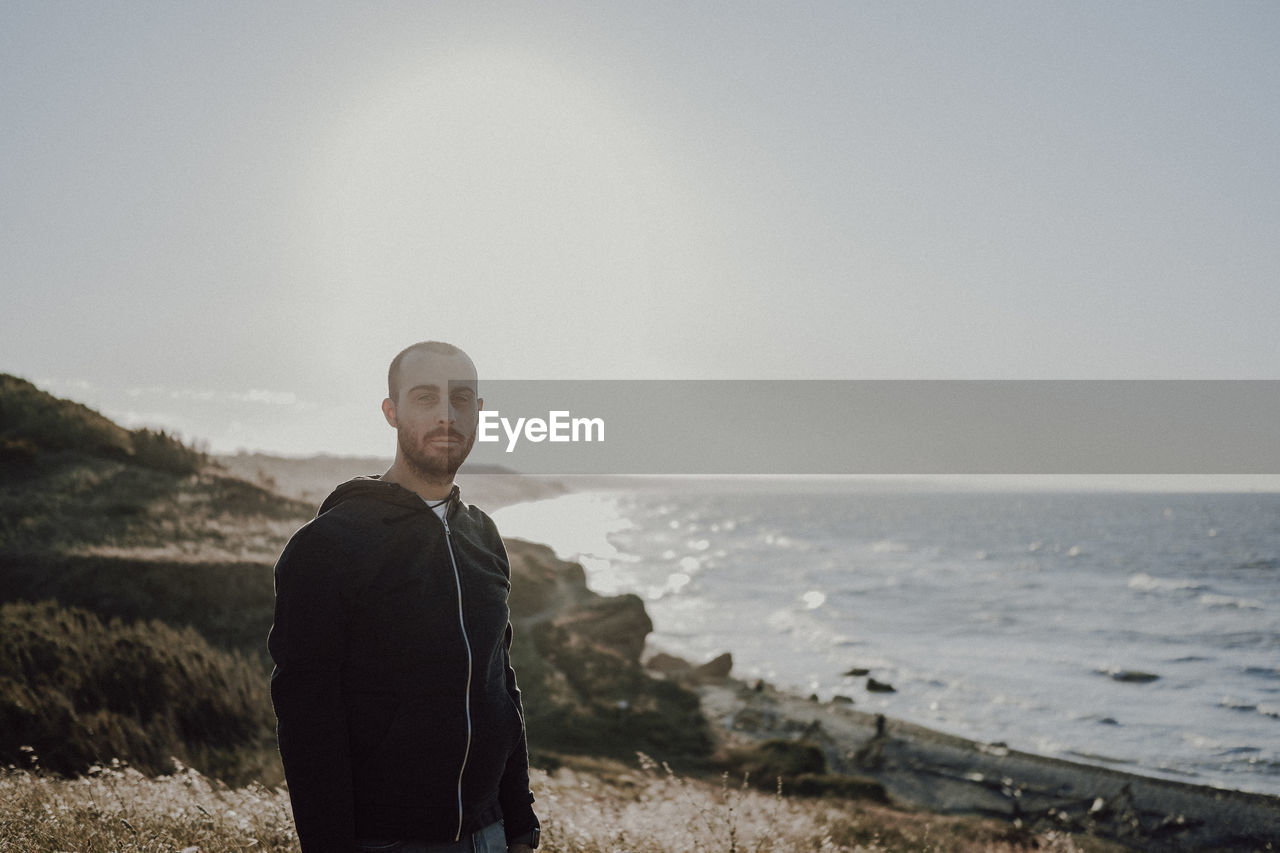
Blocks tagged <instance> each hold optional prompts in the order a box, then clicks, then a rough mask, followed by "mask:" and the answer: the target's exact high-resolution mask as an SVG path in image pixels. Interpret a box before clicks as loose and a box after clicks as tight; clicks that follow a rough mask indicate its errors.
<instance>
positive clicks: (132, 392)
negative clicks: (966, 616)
mask: <svg viewBox="0 0 1280 853" xmlns="http://www.w3.org/2000/svg"><path fill="white" fill-rule="evenodd" d="M0 115H2V116H3V123H2V125H0V246H2V248H0V281H2V282H3V287H4V293H3V309H2V312H3V313H0V371H5V372H10V373H15V374H18V375H20V376H23V377H25V378H28V379H31V380H33V381H36V382H37V383H39V384H41V385H42V386H44V387H46V388H48V389H50V390H52V391H54V392H55V393H58V394H60V395H62V396H69V397H72V398H74V399H77V400H81V401H84V402H86V403H89V404H91V405H95V406H97V407H99V408H101V409H102V410H104V411H105V412H106V413H107V414H109V415H111V416H113V417H116V418H118V419H120V420H123V421H125V422H127V423H129V424H130V425H136V424H142V423H148V424H153V425H159V426H165V427H168V428H171V429H176V430H178V431H180V432H181V433H182V434H183V435H184V436H186V437H188V438H194V439H202V440H205V441H208V442H209V443H210V445H211V446H212V447H213V449H215V450H220V451H231V450H235V449H236V448H239V447H245V448H258V449H267V450H272V451H277V452H286V453H296V454H305V453H309V452H314V451H330V452H349V453H387V452H389V451H390V447H391V438H390V434H389V430H388V428H387V427H386V426H385V425H384V424H383V423H382V422H381V417H380V415H379V413H378V411H377V406H378V402H379V401H380V399H381V397H382V396H383V394H384V390H383V377H384V375H385V369H386V364H387V362H388V361H389V360H390V358H391V356H392V355H394V354H395V352H396V351H398V350H399V349H400V348H401V347H402V346H404V345H405V344H408V343H410V342H413V341H415V340H420V339H423V338H441V339H445V340H450V341H453V342H455V343H458V344H459V345H461V346H463V347H465V348H466V349H467V350H468V351H469V352H470V353H471V354H472V356H473V357H474V358H475V361H476V362H477V364H478V365H479V367H480V370H481V373H482V375H485V376H492V377H500V378H506V379H520V378H559V377H564V378H651V379H652V378H668V377H671V378H681V379H706V378H785V377H796V378H935V379H938V378H1264V379H1274V378H1280V345H1278V344H1277V339H1278V338H1280V4H1276V3H1270V2H1262V0H1253V2H1219V3H1193V2H1184V3H1179V2H1162V3H1154V2H1152V3H1144V2H1131V3H1111V2H1095V3H1066V4H1064V3H1027V2H1010V3H996V2H982V3H955V2H939V3H914V4H912V3H898V2H876V3H871V2H867V3H855V2H841V3H742V4H739V3H734V4H728V3H699V4H689V3H683V2H681V3H653V2H647V3H625V4H624V3H610V4H602V3H597V2H591V3H580V4H570V3H553V4H514V3H513V4H505V5H500V6H491V5H485V4H477V3H456V4H455V3H377V4H374V3H343V4H324V3H305V4H303V3H261V2H251V3H208V4H195V3H169V2H163V3H154V4H147V3H128V4H105V3H85V4H73V3H49V2H43V0H41V2H32V3H21V2H8V3H5V4H4V5H3V6H0Z"/></svg>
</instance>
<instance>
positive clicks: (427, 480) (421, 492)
mask: <svg viewBox="0 0 1280 853" xmlns="http://www.w3.org/2000/svg"><path fill="white" fill-rule="evenodd" d="M382 480H383V482H386V483H395V484H396V485H398V486H403V487H404V488H406V489H408V490H409V491H411V492H415V493H416V494H417V495H418V497H420V498H422V499H423V500H428V501H442V500H444V499H445V498H447V497H449V492H450V491H452V490H453V477H425V476H423V475H422V474H420V473H418V472H417V471H415V470H414V469H413V468H412V467H411V466H410V465H408V464H406V463H405V461H404V460H403V459H402V458H400V455H399V454H396V461H395V462H392V463H391V467H390V468H388V469H387V473H385V474H383V475H382Z"/></svg>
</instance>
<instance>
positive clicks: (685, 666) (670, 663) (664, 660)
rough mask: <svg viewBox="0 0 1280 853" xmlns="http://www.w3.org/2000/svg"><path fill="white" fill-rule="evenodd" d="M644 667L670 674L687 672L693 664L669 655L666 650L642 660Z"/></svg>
mask: <svg viewBox="0 0 1280 853" xmlns="http://www.w3.org/2000/svg"><path fill="white" fill-rule="evenodd" d="M644 668H645V669H647V670H650V671H651V672H658V673H661V674H663V675H667V676H671V675H678V674H680V673H687V672H689V671H690V670H692V669H693V664H691V663H689V662H688V661H687V660H685V659H684V658H681V657H676V656H675V655H669V654H667V653H666V652H658V653H657V654H656V655H654V656H653V657H651V658H649V659H648V660H647V661H645V662H644Z"/></svg>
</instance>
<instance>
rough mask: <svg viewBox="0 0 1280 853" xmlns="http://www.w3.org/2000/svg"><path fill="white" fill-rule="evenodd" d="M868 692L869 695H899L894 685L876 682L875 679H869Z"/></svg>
mask: <svg viewBox="0 0 1280 853" xmlns="http://www.w3.org/2000/svg"><path fill="white" fill-rule="evenodd" d="M867 692H868V693H897V692H898V691H896V690H894V689H893V685H892V684H885V683H884V682H883V681H876V680H875V679H874V678H868V679H867Z"/></svg>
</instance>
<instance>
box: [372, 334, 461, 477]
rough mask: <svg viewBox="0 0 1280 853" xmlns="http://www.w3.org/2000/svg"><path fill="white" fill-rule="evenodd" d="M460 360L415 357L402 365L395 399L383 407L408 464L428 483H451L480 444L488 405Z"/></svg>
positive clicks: (420, 354)
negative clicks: (482, 415)
mask: <svg viewBox="0 0 1280 853" xmlns="http://www.w3.org/2000/svg"><path fill="white" fill-rule="evenodd" d="M476 387H477V382H476V373H475V368H474V367H472V365H471V361H470V359H468V358H466V357H465V356H461V355H445V354H443V353H434V352H422V351H417V352H412V353H410V354H409V355H407V356H405V358H404V360H403V361H402V362H401V363H400V387H399V390H398V392H397V399H396V400H388V401H387V402H386V403H384V404H383V413H384V414H385V415H386V417H387V422H388V423H389V424H391V425H392V426H393V427H395V428H396V434H397V441H398V442H399V445H400V451H401V454H402V455H403V457H404V459H405V460H406V461H407V462H408V463H409V464H410V465H411V466H412V467H413V469H414V470H415V471H416V472H417V473H418V474H419V475H420V476H422V477H424V478H426V479H440V478H452V477H453V475H454V474H455V473H457V470H458V468H459V467H460V466H461V465H462V462H463V460H465V459H466V458H467V454H468V453H470V452H471V447H472V445H474V444H475V441H476V425H477V423H478V421H479V418H480V409H481V408H482V407H483V405H484V401H483V400H481V399H480V398H479V396H478V395H477V394H476Z"/></svg>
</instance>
